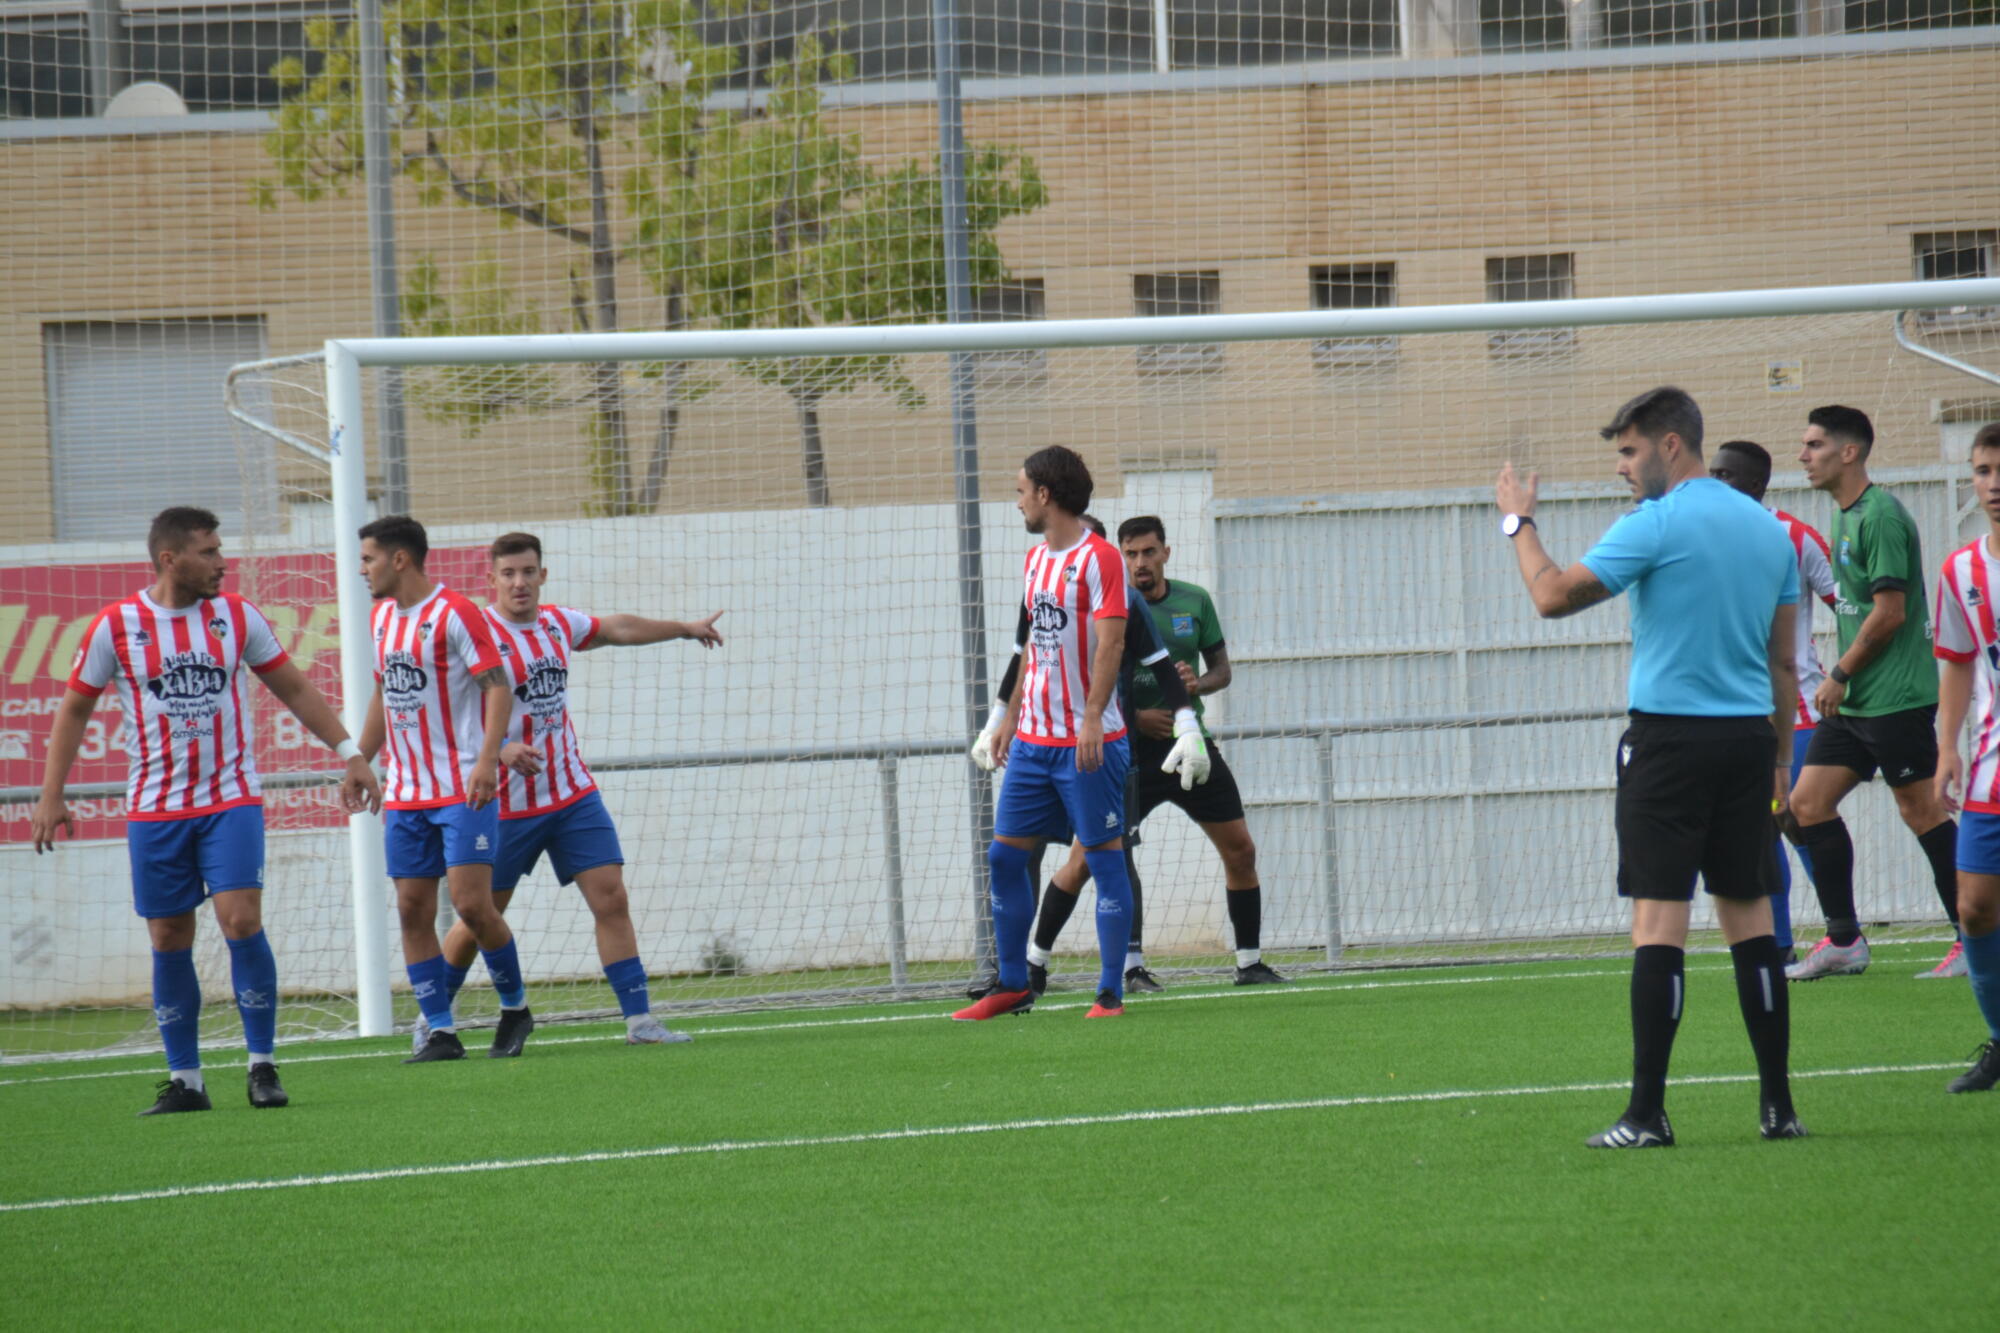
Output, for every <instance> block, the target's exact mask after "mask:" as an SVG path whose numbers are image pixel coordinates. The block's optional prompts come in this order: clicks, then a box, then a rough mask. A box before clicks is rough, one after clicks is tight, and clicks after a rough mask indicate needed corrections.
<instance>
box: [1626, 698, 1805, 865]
mask: <svg viewBox="0 0 2000 1333" xmlns="http://www.w3.org/2000/svg"><path fill="white" fill-rule="evenodd" d="M1777 753H1778V742H1777V738H1776V737H1774V736H1773V735H1772V734H1771V722H1770V719H1769V718H1762V717H1751V718H1743V717H1666V716H1661V715H1659V714H1647V713H1637V712H1635V713H1633V714H1632V722H1631V725H1630V726H1629V727H1627V728H1626V731H1625V734H1624V736H1623V737H1621V738H1620V739H1619V742H1618V799H1617V803H1616V808H1617V816H1616V818H1617V824H1618V892H1619V894H1620V895H1621V896H1623V897H1626V898H1658V899H1664V900H1666V901H1669V902H1683V903H1684V902H1691V901H1693V899H1694V882H1695V877H1696V876H1700V877H1701V880H1702V882H1703V885H1704V886H1705V887H1706V888H1707V890H1708V891H1709V893H1711V894H1713V895H1715V896H1716V897H1718V898H1745V899H1747V898H1759V897H1762V896H1764V895H1765V894H1766V893H1767V892H1768V891H1769V889H1770V879H1769V873H1770V872H1769V867H1770V866H1771V864H1772V851H1771V849H1772V846H1773V842H1772V839H1773V824H1772V821H1771V797H1772V775H1773V771H1774V770H1773V767H1772V765H1773V762H1774V761H1775V760H1776V758H1777Z"/></svg>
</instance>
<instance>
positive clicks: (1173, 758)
mask: <svg viewBox="0 0 2000 1333" xmlns="http://www.w3.org/2000/svg"><path fill="white" fill-rule="evenodd" d="M1160 771H1161V772H1162V773H1178V774H1180V775H1181V790H1182V791H1191V790H1193V788H1194V786H1195V784H1196V783H1199V782H1206V781H1208V746H1207V745H1206V744H1205V743H1204V742H1203V741H1202V738H1201V723H1200V722H1198V721H1196V720H1195V715H1194V709H1192V708H1180V709H1176V710H1175V711H1174V748H1173V749H1171V750H1169V751H1167V761H1166V762H1165V763H1163V764H1161V765H1160Z"/></svg>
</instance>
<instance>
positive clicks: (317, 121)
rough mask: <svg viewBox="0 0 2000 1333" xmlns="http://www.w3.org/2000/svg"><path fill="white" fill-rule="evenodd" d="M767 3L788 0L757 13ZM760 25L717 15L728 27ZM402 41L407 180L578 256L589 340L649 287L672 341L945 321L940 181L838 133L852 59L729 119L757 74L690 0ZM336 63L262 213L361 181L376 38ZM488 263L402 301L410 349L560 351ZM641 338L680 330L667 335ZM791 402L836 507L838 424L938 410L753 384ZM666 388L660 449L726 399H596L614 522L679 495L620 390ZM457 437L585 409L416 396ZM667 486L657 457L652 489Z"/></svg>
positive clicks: (981, 181)
mask: <svg viewBox="0 0 2000 1333" xmlns="http://www.w3.org/2000/svg"><path fill="white" fill-rule="evenodd" d="M754 3H755V4H757V5H758V6H763V5H767V4H768V0H754ZM723 8H731V9H740V6H722V7H719V6H716V5H713V4H711V5H709V6H706V9H707V10H708V11H709V12H710V13H711V14H713V13H715V12H717V11H718V10H719V9H723ZM384 10H385V13H384V24H385V28H386V30H387V32H388V34H389V38H388V40H389V42H390V48H389V49H390V65H391V68H392V69H393V70H395V71H396V76H395V78H396V90H395V92H394V94H393V95H392V100H393V108H392V109H393V113H394V124H395V131H394V134H395V142H396V147H395V152H396V154H397V164H398V167H399V169H400V170H401V171H402V173H403V174H404V176H405V177H406V178H408V179H409V180H411V181H413V182H415V183H416V185H417V187H418V197H419V198H420V199H421V200H422V201H423V202H424V203H425V204H426V205H427V206H436V205H442V204H444V203H447V202H456V203H458V204H461V205H464V206H467V207H471V208H476V209H479V210H482V211H484V212H486V213H487V214H488V215H489V216H491V217H493V218H494V219H495V220H496V221H497V222H498V223H499V224H500V225H501V226H521V225H526V226H531V227H534V228H537V229H539V230H541V231H543V232H545V233H547V234H550V235H553V236H556V237H560V238H562V239H565V240H568V241H571V242H573V243H574V244H575V245H576V246H577V248H578V261H577V263H576V264H575V265H573V266H572V268H571V271H570V287H571V291H572V297H571V300H570V301H569V302H568V305H567V309H566V316H567V320H568V322H569V325H570V327H571V328H573V329H575V330H578V331H589V330H593V329H595V330H610V329H616V328H620V327H627V326H629V322H628V321H622V320H621V318H620V315H619V311H618V274H619V270H620V267H621V265H622V264H623V263H625V262H626V261H627V260H630V261H631V262H634V263H636V264H637V265H638V267H639V270H640V271H641V272H642V273H643V275H644V276H645V278H646V279H647V282H648V284H649V285H650V286H651V288H652V289H653V291H654V292H655V293H657V294H658V295H659V296H660V297H662V298H663V299H664V301H665V304H666V308H667V312H668V313H667V318H666V320H665V321H664V325H665V327H668V328H686V327H700V326H710V327H722V328H756V327H806V326H816V325H851V324H884V323H900V322H921V321H926V320H934V319H938V318H941V317H942V316H943V315H944V313H945V276H944V237H943V229H942V220H943V188H942V183H941V179H940V175H939V170H938V167H937V164H936V163H935V162H928V163H918V162H904V163H901V164H896V165H889V166H884V165H881V164H877V163H874V162H871V161H869V160H868V159H867V158H865V157H864V156H863V152H862V147H861V144H860V141H859V139H858V137H856V136H854V135H851V134H843V133H840V132H839V131H837V130H836V129H835V128H834V127H833V126H832V125H831V124H830V123H829V122H828V120H827V118H826V116H825V115H824V114H823V112H824V98H823V95H822V93H821V87H822V86H823V85H825V84H830V83H838V82H840V81H842V80H844V79H847V78H850V77H852V74H853V68H852V64H853V62H852V60H851V58H850V57H848V56H846V55H844V54H842V53H840V52H838V51H835V50H831V49H829V47H828V46H827V44H826V43H825V42H824V41H822V40H821V39H820V38H819V37H817V36H813V35H807V36H803V37H801V38H799V39H798V41H797V42H796V43H795V46H794V50H793V52H792V54H791V55H790V57H789V58H787V59H784V60H781V61H778V62H777V63H776V64H775V65H774V66H773V67H772V68H771V69H770V70H769V72H768V73H769V86H768V89H767V90H766V96H765V99H764V105H763V106H762V108H761V109H758V110H754V111H738V112H716V111H713V110H711V109H710V107H709V101H710V98H711V94H712V93H713V92H714V91H715V89H716V86H717V81H718V80H719V79H720V78H722V77H723V76H725V75H727V74H728V73H730V72H731V70H732V68H733V65H734V60H735V55H734V52H733V51H731V50H729V49H726V48H721V47H714V46H709V45H707V44H706V43H704V42H703V41H702V39H701V31H700V27H699V24H698V20H699V19H700V18H701V17H702V13H703V7H702V6H698V5H695V4H693V3H688V2H687V0H648V2H647V3H638V4H616V3H608V2H606V0H575V2H573V3H563V4H553V3H549V0H388V2H387V3H385V6H384ZM307 33H308V40H309V42H310V43H311V45H312V46H313V47H314V48H315V49H316V50H318V51H319V52H320V53H321V55H322V57H323V60H322V65H321V69H320V72H319V73H318V74H316V75H312V76H308V75H307V73H306V70H305V67H304V65H303V64H302V63H301V62H299V61H297V60H286V61H283V62H281V63H280V64H279V65H278V66H277V67H276V68H275V70H274V73H275V76H276V78H277V81H278V83H279V86H280V88H281V89H283V91H284V93H285V95H286V96H285V103H284V105H283V106H282V107H281V108H280V110H279V112H278V116H277V122H278V123H277V126H276V128H275V129H274V130H273V131H272V132H271V134H270V135H269V137H268V139H267V141H266V149H267V151H268V153H269V154H270V156H271V158H272V161H273V162H274V164H275V166H276V175H275V177H274V178H272V179H267V180H262V181H259V182H257V184H256V186H255V188H254V192H253V197H254V199H255V201H256V202H257V203H258V204H259V205H260V206H263V207H274V206H275V205H276V202H277V199H278V196H279V195H280V193H284V194H289V195H291V196H293V197H295V198H298V199H302V200H308V201H311V200H317V199H320V198H323V197H325V196H327V195H329V194H337V193H342V192H344V191H346V190H347V189H349V188H351V186H352V185H353V184H354V183H355V182H356V181H357V180H358V178H359V177H360V175H361V174H362V170H363V161H362V124H361V109H360V102H359V83H360V65H359V53H358V49H357V45H356V35H355V25H354V24H352V23H349V22H337V21H333V20H316V21H314V22H313V23H312V24H310V25H309V26H308V29H307ZM966 189H967V196H968V219H969V231H970V238H969V239H970V248H971V255H972V281H973V283H974V285H975V286H978V285H983V284H988V283H993V282H997V281H1000V280H1002V279H1004V278H1005V276H1006V265H1005V262H1004V260H1003V259H1002V257H1001V254H1000V250H999V245H998V243H997V241H996V240H995V237H994V229H995V228H997V227H998V226H999V225H1000V223H1002V222H1004V221H1005V220H1006V219H1008V218H1010V217H1014V216H1018V215H1020V214H1022V213H1025V212H1028V211H1030V210H1032V209H1034V208H1038V207H1040V206H1041V205H1042V204H1043V203H1044V202H1045V201H1046V199H1047V197H1048V196H1047V190H1046V188H1045V187H1044V185H1043V184H1042V180H1041V177H1040V174H1039V173H1038V172H1037V171H1036V169H1035V166H1034V163H1033V162H1032V161H1031V160H1030V159H1028V158H1027V157H1026V156H1024V155H1023V154H1021V153H1019V152H1017V151H1014V150H1012V149H1005V148H999V147H993V146H974V147H973V148H972V149H971V150H970V151H969V152H968V155H967V180H966ZM513 286H514V284H512V283H511V282H510V281H509V278H508V275H507V274H506V273H505V272H504V270H503V269H502V267H501V265H499V264H498V263H497V262H494V261H493V260H491V259H490V258H487V257H482V258H481V259H480V260H478V261H475V262H474V263H472V264H470V265H468V266H466V267H465V268H464V271H463V272H461V273H458V274H456V275H454V276H452V277H450V278H447V277H446V276H445V275H444V274H443V272H442V265H441V263H440V261H439V260H438V259H437V258H436V257H434V256H419V257H418V259H417V261H416V263H414V264H413V265H411V266H410V276H409V278H408V280H407V281H406V284H405V292H404V297H403V306H404V313H405V316H406V318H407V320H408V321H409V326H410V327H409V331H410V332H412V333H433V334H473V333H498V332H531V331H538V330H546V329H548V328H549V327H550V326H551V325H553V324H556V323H559V322H560V321H561V320H562V319H563V318H564V312H560V311H558V310H557V309H556V308H554V307H537V306H536V305H535V304H533V303H532V302H529V301H527V300H525V299H523V298H522V297H521V296H519V295H518V293H517V292H516V291H514V290H513ZM641 323H642V324H645V325H648V326H652V327H660V326H661V323H662V322H661V321H655V320H645V321H641ZM739 369H741V370H742V371H743V372H744V373H746V374H748V375H750V376H752V377H753V378H756V379H758V380H760V381H763V382H765V383H768V384H772V385H774V386H776V387H779V388H782V389H783V390H784V391H785V392H786V393H788V394H789V395H790V396H791V397H792V399H793V400H794V402H795V404H796V405H797V406H798V408H799V410H800V420H801V433H802V439H803V442H804V446H805V454H806V462H805V473H806V481H807V494H808V499H809V501H810V502H812V503H825V500H826V487H825V483H824V478H823V475H820V476H817V477H816V469H819V468H821V467H822V466H823V465H822V464H820V463H818V462H817V461H816V460H817V458H818V455H819V445H818V430H819V428H818V423H817V418H816V409H817V408H818V406H819V404H820V403H821V402H822V401H823V400H825V399H826V398H828V397H830V396H832V395H835V394H839V393H844V392H847V391H849V390H852V389H856V388H859V387H861V386H863V385H869V384H872V385H875V386H878V387H880V388H881V389H882V390H883V391H884V392H886V393H888V394H889V395H890V396H891V397H892V398H893V399H894V400H895V401H896V402H897V403H898V404H900V405H901V406H903V407H906V408H914V407H917V406H920V405H921V404H922V402H923V396H922V394H921V393H920V392H919V391H918V389H917V387H916V385H915V383H914V382H913V381H912V380H911V379H910V377H909V375H908V374H907V373H906V371H905V370H904V368H903V363H902V360H901V358H899V357H893V356H875V357H816V358H796V359H792V360H787V361H769V360H755V361H746V362H743V363H741V364H740V366H739ZM628 374H631V375H637V376H639V377H642V378H646V379H653V380H658V381H660V382H662V383H663V384H664V385H665V386H666V389H667V392H668V395H669V397H668V404H667V406H666V407H665V408H663V409H662V420H663V423H664V424H663V429H662V434H663V436H664V437H665V438H666V439H667V440H668V441H669V444H670V441H671V434H672V426H673V423H674V422H675V421H676V420H677V418H676V417H675V416H674V415H673V414H674V413H675V412H676V411H677V410H678V408H679V407H681V406H683V405H685V404H687V403H690V402H693V401H695V400H696V399H698V398H699V397H700V396H701V395H702V394H703V393H705V392H706V391H707V390H708V388H710V387H711V386H712V383H713V381H712V380H711V379H709V378H707V377H705V376H702V375H699V374H697V373H694V371H693V368H692V367H690V366H688V365H686V364H684V363H683V364H678V365H673V364H669V365H657V364H656V365H652V366H648V367H619V368H603V367H600V368H599V370H598V373H597V374H596V377H595V380H594V382H593V385H592V387H591V390H590V392H589V394H588V396H587V401H588V402H589V404H590V406H591V409H592V423H591V426H590V429H589V431H588V438H587V439H586V440H585V441H584V445H585V447H586V448H587V449H588V450H589V451H590V455H591V457H590V470H591V472H592V475H593V477H594V478H595V479H596V484H597V487H598V490H599V494H600V499H601V503H600V504H598V505H596V506H594V508H596V509H598V510H599V511H601V512H605V513H613V514H616V513H631V512H637V511H644V510H647V509H650V508H651V507H653V505H654V504H655V503H656V502H657V499H658V495H657V485H656V484H652V483H650V482H649V483H646V484H639V483H636V482H635V480H634V469H633V467H632V460H631V458H630V446H629V438H630V435H631V431H630V429H629V428H628V423H627V420H626V407H625V396H624V390H623V388H622V385H623V383H624V380H625V377H626V376H627V375H628ZM413 379H414V380H415V382H416V388H415V390H414V396H415V397H416V399H417V401H418V402H419V403H420V404H421V405H422V406H423V408H424V410H425V411H426V412H427V413H429V414H430V415H432V416H433V417H435V418H438V419H443V420H449V421H453V422H457V423H459V424H463V425H466V426H468V427H471V428H474V429H477V428H478V427H480V426H483V425H486V424H488V423H490V422H491V421H492V420H494V419H495V418H496V417H498V416H500V415H502V414H504V413H507V412H512V411H537V410H546V409H547V408H549V407H552V406H556V405H560V404H562V401H563V400H562V396H561V395H560V394H559V393H557V392H556V386H555V384H554V383H553V381H552V379H551V378H550V376H549V375H548V373H547V372H546V371H537V370H534V369H532V368H521V369H520V371H519V372H518V373H514V374H492V373H489V372H486V371H481V372H479V373H478V374H477V375H472V374H470V373H460V372H456V371H452V370H444V371H436V372H426V373H424V374H423V375H421V376H415V377H413ZM663 470H664V459H663V458H661V459H656V460H655V463H654V466H653V468H652V469H651V470H650V475H651V476H652V477H654V478H657V476H658V475H659V474H660V473H662V472H663Z"/></svg>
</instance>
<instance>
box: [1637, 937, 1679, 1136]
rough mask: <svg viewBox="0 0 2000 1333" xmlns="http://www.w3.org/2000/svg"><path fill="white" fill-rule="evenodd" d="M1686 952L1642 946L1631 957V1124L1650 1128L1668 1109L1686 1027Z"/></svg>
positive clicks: (1663, 945)
mask: <svg viewBox="0 0 2000 1333" xmlns="http://www.w3.org/2000/svg"><path fill="white" fill-rule="evenodd" d="M1686 957H1687V954H1686V951H1684V950H1681V949H1676V948H1675V947H1674V946H1673V945H1671V944H1642V945H1640V946H1639V947H1638V948H1637V949H1634V950H1633V951H1632V1100H1631V1101H1630V1102H1629V1103H1628V1104H1627V1105H1626V1107H1625V1118H1626V1119H1627V1120H1635V1121H1646V1122H1650V1121H1652V1120H1653V1119H1654V1118H1655V1117H1657V1116H1658V1115H1659V1114H1660V1112H1661V1110H1663V1109H1664V1107H1665V1103H1666V1097H1667V1062H1668V1061H1669V1060H1670V1059H1672V1058H1673V1053H1674V1034H1675V1033H1676V1032H1677V1031H1679V1030H1680V1026H1681V997H1682V994H1683V988H1684V986H1685V984H1686V983H1685V978H1684V977H1683V976H1682V963H1683V960H1685V958H1686Z"/></svg>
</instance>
